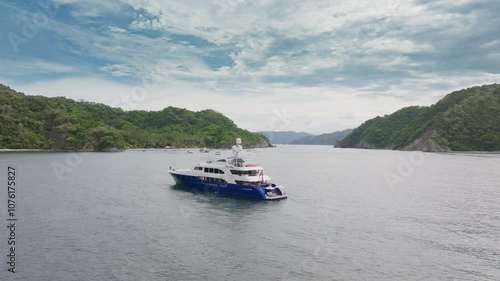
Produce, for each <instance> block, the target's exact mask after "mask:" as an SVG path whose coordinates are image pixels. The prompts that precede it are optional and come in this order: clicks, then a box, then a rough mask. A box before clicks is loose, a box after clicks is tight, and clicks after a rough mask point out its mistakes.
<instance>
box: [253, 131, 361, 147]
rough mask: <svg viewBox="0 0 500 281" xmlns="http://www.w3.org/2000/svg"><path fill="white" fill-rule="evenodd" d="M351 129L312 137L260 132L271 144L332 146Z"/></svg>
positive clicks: (308, 135) (301, 133)
mask: <svg viewBox="0 0 500 281" xmlns="http://www.w3.org/2000/svg"><path fill="white" fill-rule="evenodd" d="M351 131H352V129H347V130H343V131H337V132H333V133H327V134H321V135H313V134H308V133H304V132H293V131H287V132H275V131H266V132H260V133H262V134H263V135H265V136H266V137H267V138H268V139H269V141H270V142H271V143H272V144H313V145H333V144H335V143H336V142H337V141H340V140H342V139H343V138H345V137H346V136H347V135H348V134H349V133H350V132H351Z"/></svg>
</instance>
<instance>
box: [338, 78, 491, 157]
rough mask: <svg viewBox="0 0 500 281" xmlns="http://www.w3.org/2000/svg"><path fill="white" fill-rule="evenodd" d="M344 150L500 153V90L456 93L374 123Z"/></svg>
mask: <svg viewBox="0 0 500 281" xmlns="http://www.w3.org/2000/svg"><path fill="white" fill-rule="evenodd" d="M339 145H340V146H341V147H358V148H389V149H409V150H424V151H449V150H454V151H472V150H477V151H494V150H500V85H498V84H492V85H485V86H480V87H473V88H468V89H464V90H460V91H456V92H453V93H450V94H448V95H446V96H445V97H444V98H443V99H441V100H440V101H439V102H437V103H436V104H434V105H432V106H430V107H418V106H412V107H407V108H403V109H401V110H398V111H396V112H395V113H393V114H391V115H386V116H384V117H376V118H373V119H370V120H368V121H366V122H365V123H363V124H362V125H361V126H359V127H358V128H356V129H355V130H354V131H353V132H352V133H351V134H349V135H348V136H347V137H346V138H345V139H344V140H342V141H341V142H340V143H339Z"/></svg>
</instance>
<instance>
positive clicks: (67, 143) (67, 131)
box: [0, 84, 268, 151]
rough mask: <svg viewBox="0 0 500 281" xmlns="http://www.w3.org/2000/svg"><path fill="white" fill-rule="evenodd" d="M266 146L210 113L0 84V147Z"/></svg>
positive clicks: (259, 138) (257, 136)
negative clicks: (34, 92)
mask: <svg viewBox="0 0 500 281" xmlns="http://www.w3.org/2000/svg"><path fill="white" fill-rule="evenodd" d="M236 137H240V138H242V139H243V144H244V145H245V146H247V147H256V146H266V145H267V143H268V140H267V138H266V137H265V136H263V135H261V134H256V133H251V132H249V131H246V130H243V129H240V128H238V127H237V126H236V125H235V124H234V123H233V121H231V120H230V119H228V118H227V117H225V116H224V115H222V114H221V113H218V112H216V111H213V110H209V109H208V110H202V111H199V112H193V111H189V110H186V109H181V108H175V107H168V108H165V109H163V110H161V111H143V110H134V111H124V110H122V109H120V108H112V107H109V106H107V105H104V104H98V103H93V102H86V101H78V102H77V101H74V100H71V99H67V98H63V97H56V98H47V97H43V96H29V95H25V94H23V93H18V92H16V91H14V90H12V89H11V88H9V87H7V86H4V85H1V84H0V148H10V149H20V148H24V149H53V150H81V149H92V150H96V151H103V150H107V149H110V148H118V149H123V148H126V147H149V148H163V147H165V146H167V145H169V146H177V147H195V146H206V147H213V148H219V147H230V146H231V145H232V144H233V143H234V140H235V138H236Z"/></svg>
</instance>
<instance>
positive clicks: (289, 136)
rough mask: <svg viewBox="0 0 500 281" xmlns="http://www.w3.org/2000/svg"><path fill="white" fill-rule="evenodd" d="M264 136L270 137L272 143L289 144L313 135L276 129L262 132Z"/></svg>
mask: <svg viewBox="0 0 500 281" xmlns="http://www.w3.org/2000/svg"><path fill="white" fill-rule="evenodd" d="M260 133H261V134H263V135H264V136H266V137H267V138H268V139H269V142H270V143H272V144H289V143H290V142H292V141H294V140H298V139H301V138H303V137H307V136H313V135H312V134H308V133H304V132H293V131H287V132H276V131H264V132H260Z"/></svg>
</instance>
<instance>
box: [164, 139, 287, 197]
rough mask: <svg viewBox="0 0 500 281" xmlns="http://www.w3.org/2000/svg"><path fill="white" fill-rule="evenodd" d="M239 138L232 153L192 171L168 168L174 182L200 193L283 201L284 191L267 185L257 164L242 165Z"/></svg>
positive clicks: (266, 179) (281, 188)
mask: <svg viewBox="0 0 500 281" xmlns="http://www.w3.org/2000/svg"><path fill="white" fill-rule="evenodd" d="M242 149H243V148H242V146H241V139H240V138H237V139H236V145H233V152H232V154H231V156H229V157H227V158H220V159H218V160H215V161H207V162H205V163H200V164H198V165H196V166H195V167H194V168H193V169H171V170H170V171H169V173H170V174H171V175H172V177H173V178H174V180H175V182H176V183H178V184H182V185H187V186H190V187H193V188H196V189H198V190H200V191H208V192H215V193H221V194H229V195H238V196H246V197H251V198H255V199H262V200H277V199H284V198H286V197H287V196H286V192H285V188H284V187H283V186H278V185H276V184H273V183H269V180H270V178H269V177H268V176H267V175H264V169H263V168H262V167H261V166H260V165H259V164H257V163H251V162H246V161H245V160H244V159H243V158H242V157H241V156H240V153H241V151H242Z"/></svg>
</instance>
